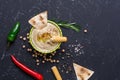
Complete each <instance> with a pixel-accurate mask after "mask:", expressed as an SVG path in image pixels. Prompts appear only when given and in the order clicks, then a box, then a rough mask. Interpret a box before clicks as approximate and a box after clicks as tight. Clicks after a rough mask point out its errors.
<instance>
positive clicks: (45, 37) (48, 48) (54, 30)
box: [29, 20, 62, 53]
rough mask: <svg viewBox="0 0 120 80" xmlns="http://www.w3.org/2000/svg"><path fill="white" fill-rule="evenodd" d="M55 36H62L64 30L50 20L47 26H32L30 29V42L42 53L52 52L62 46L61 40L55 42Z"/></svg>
mask: <svg viewBox="0 0 120 80" xmlns="http://www.w3.org/2000/svg"><path fill="white" fill-rule="evenodd" d="M54 36H61V37H62V31H61V29H60V28H59V26H58V25H57V24H56V23H55V22H53V21H50V20H48V23H47V26H45V27H44V28H42V29H40V30H39V29H36V28H34V27H33V28H32V29H31V30H30V36H29V39H30V44H31V45H32V47H33V48H34V49H35V50H37V51H38V52H41V53H52V52H53V51H55V50H57V49H58V48H59V47H60V44H61V43H60V42H57V43H56V42H53V41H52V38H53V37H54Z"/></svg>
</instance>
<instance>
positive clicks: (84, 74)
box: [73, 63, 94, 80]
mask: <svg viewBox="0 0 120 80" xmlns="http://www.w3.org/2000/svg"><path fill="white" fill-rule="evenodd" d="M73 67H74V70H75V74H76V76H77V80H88V79H89V78H90V77H91V76H92V75H93V73H94V71H92V70H89V69H87V68H85V67H82V66H80V65H78V64H76V63H73Z"/></svg>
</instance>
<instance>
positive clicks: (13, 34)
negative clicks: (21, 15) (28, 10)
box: [7, 22, 20, 45]
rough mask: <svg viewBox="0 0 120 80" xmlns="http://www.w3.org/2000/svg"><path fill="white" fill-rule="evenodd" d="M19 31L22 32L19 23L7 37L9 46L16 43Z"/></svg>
mask: <svg viewBox="0 0 120 80" xmlns="http://www.w3.org/2000/svg"><path fill="white" fill-rule="evenodd" d="M19 31H20V23H19V22H17V23H16V24H15V25H14V26H13V27H12V29H11V30H10V32H9V33H8V36H7V41H8V45H9V44H10V43H12V42H14V40H15V39H16V37H17V34H18V32H19Z"/></svg>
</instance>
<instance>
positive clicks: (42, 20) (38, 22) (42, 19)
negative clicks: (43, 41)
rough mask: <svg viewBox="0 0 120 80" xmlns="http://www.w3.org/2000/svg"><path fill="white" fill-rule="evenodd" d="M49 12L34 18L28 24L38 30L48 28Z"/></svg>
mask: <svg viewBox="0 0 120 80" xmlns="http://www.w3.org/2000/svg"><path fill="white" fill-rule="evenodd" d="M47 16H48V14H47V11H44V12H41V13H39V14H38V15H36V16H34V17H32V18H31V19H30V20H29V21H28V22H29V23H30V24H31V25H32V26H33V27H34V28H36V29H42V28H44V27H46V26H47Z"/></svg>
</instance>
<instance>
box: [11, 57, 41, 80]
mask: <svg viewBox="0 0 120 80" xmlns="http://www.w3.org/2000/svg"><path fill="white" fill-rule="evenodd" d="M11 59H12V61H13V62H14V64H15V65H16V66H18V67H19V68H20V69H21V70H23V71H24V72H26V73H27V74H29V75H31V76H32V77H34V78H36V79H37V80H43V76H42V75H41V74H39V73H37V72H35V71H33V70H31V69H29V68H28V67H26V66H25V65H23V64H22V63H20V62H19V61H17V60H16V58H15V57H14V56H13V55H11Z"/></svg>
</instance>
